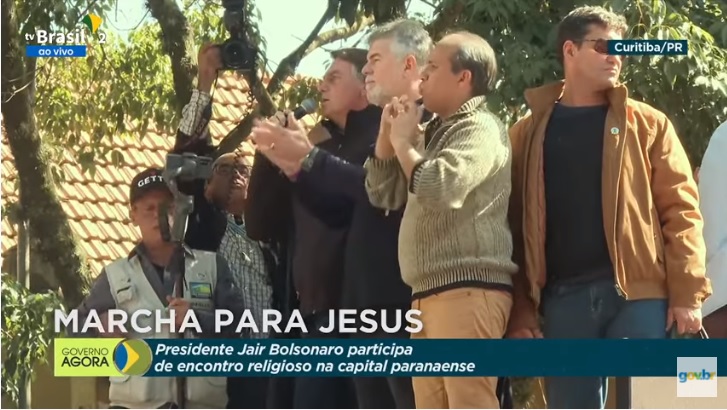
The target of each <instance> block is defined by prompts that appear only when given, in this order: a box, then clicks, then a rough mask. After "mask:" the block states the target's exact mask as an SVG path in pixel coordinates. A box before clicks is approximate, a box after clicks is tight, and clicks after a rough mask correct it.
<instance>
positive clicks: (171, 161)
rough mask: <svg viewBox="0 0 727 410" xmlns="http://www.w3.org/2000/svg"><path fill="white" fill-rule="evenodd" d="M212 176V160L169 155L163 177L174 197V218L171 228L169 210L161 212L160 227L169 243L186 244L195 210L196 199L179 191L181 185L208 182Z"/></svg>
mask: <svg viewBox="0 0 727 410" xmlns="http://www.w3.org/2000/svg"><path fill="white" fill-rule="evenodd" d="M211 176H212V158H209V157H199V156H197V155H194V154H190V153H184V154H181V155H180V154H168V155H167V161H166V164H165V165H164V171H163V172H162V177H163V178H164V181H165V182H166V183H167V186H169V190H170V191H172V195H173V196H174V216H173V219H172V226H171V229H170V226H169V216H168V212H167V209H163V210H162V212H159V227H160V229H161V232H162V237H163V238H164V240H165V241H167V242H170V241H171V242H177V243H182V242H184V234H185V232H186V231H187V218H188V217H189V215H190V214H191V213H192V210H194V197H193V196H191V195H185V194H184V193H183V192H181V191H180V190H179V183H180V182H181V183H184V182H192V181H194V180H198V179H202V180H207V179H209V178H210V177H211Z"/></svg>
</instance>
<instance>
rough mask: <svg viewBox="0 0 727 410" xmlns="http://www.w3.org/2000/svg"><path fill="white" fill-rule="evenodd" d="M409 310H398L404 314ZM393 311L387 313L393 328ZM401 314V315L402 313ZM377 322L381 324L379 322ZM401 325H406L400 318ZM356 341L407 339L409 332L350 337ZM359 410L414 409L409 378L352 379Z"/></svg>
mask: <svg viewBox="0 0 727 410" xmlns="http://www.w3.org/2000/svg"><path fill="white" fill-rule="evenodd" d="M408 309H409V308H408V307H403V308H400V311H401V312H406V311H407V310H408ZM394 314H395V313H394V312H393V309H392V311H391V312H390V313H389V312H387V323H389V325H390V326H393V324H394V322H393V320H394V319H393V317H394ZM402 314H403V313H402ZM378 319H379V318H377V322H379V323H381V321H380V320H378ZM402 323H403V324H404V326H405V327H406V324H405V322H404V320H403V318H402ZM351 337H352V338H356V339H406V340H408V339H409V332H407V331H406V330H403V329H402V330H401V331H400V332H398V333H393V334H391V333H386V332H384V331H383V330H381V329H379V331H377V332H374V333H364V332H357V333H355V334H353V335H352V336H351ZM353 383H354V386H355V388H356V396H357V397H358V407H359V408H360V409H415V408H416V406H415V404H414V389H413V388H412V384H411V377H356V378H354V379H353Z"/></svg>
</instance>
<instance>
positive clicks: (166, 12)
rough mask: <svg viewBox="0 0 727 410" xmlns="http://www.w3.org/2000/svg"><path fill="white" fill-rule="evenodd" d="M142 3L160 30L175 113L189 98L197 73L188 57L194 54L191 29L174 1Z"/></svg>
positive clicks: (153, 0) (180, 110)
mask: <svg viewBox="0 0 727 410" xmlns="http://www.w3.org/2000/svg"><path fill="white" fill-rule="evenodd" d="M146 7H147V8H148V9H149V12H150V13H151V15H152V16H153V17H154V18H155V19H156V20H157V21H158V22H159V27H161V30H162V45H163V48H164V52H165V53H166V54H167V55H168V56H169V61H171V63H172V76H173V78H174V91H175V93H176V94H177V98H176V101H175V102H176V108H177V114H179V115H181V114H182V108H184V105H185V104H187V103H188V102H189V100H190V98H192V90H193V89H194V78H195V76H196V75H197V66H196V64H195V63H194V62H193V61H192V56H193V55H195V54H196V52H195V50H194V41H193V37H192V32H191V30H190V28H189V24H188V23H187V18H186V17H185V16H184V13H182V10H180V9H179V6H178V5H177V2H176V1H174V0H147V2H146Z"/></svg>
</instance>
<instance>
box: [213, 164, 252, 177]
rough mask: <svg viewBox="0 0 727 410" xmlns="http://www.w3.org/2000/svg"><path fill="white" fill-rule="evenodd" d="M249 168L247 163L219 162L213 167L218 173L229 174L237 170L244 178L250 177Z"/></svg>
mask: <svg viewBox="0 0 727 410" xmlns="http://www.w3.org/2000/svg"><path fill="white" fill-rule="evenodd" d="M251 171H252V170H251V169H250V167H249V166H247V165H239V164H238V165H233V164H220V165H217V166H216V167H215V172H216V173H217V174H220V175H224V176H229V175H233V174H234V173H235V172H239V173H240V175H242V176H243V177H245V178H249V177H250V173H251Z"/></svg>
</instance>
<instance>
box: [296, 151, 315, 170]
mask: <svg viewBox="0 0 727 410" xmlns="http://www.w3.org/2000/svg"><path fill="white" fill-rule="evenodd" d="M316 155H318V147H313V149H312V150H310V152H309V153H308V155H306V156H305V157H304V158H303V162H301V163H300V169H302V170H303V171H305V172H308V171H310V170H311V168H313V162H314V161H315V159H316Z"/></svg>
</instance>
